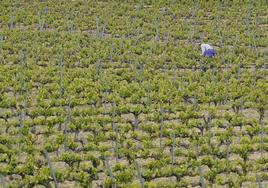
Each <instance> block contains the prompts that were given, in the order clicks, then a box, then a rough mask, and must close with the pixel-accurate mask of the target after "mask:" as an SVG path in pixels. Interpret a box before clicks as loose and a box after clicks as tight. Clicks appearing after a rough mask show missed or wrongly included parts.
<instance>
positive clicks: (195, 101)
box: [194, 92, 197, 112]
mask: <svg viewBox="0 0 268 188" xmlns="http://www.w3.org/2000/svg"><path fill="white" fill-rule="evenodd" d="M194 111H195V112H196V111H197V96H196V92H195V93H194Z"/></svg>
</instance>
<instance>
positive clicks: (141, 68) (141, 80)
mask: <svg viewBox="0 0 268 188" xmlns="http://www.w3.org/2000/svg"><path fill="white" fill-rule="evenodd" d="M142 70H143V64H142V63H140V84H141V83H142V82H143V78H142Z"/></svg>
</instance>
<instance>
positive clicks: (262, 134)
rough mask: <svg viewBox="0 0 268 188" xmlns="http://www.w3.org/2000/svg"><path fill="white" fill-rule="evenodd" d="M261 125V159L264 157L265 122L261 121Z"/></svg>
mask: <svg viewBox="0 0 268 188" xmlns="http://www.w3.org/2000/svg"><path fill="white" fill-rule="evenodd" d="M260 125H261V147H260V150H261V157H262V156H263V140H264V121H262V120H261V121H260Z"/></svg>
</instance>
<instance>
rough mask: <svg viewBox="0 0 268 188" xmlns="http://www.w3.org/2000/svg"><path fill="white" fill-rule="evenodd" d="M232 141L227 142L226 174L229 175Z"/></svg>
mask: <svg viewBox="0 0 268 188" xmlns="http://www.w3.org/2000/svg"><path fill="white" fill-rule="evenodd" d="M229 157H230V139H229V138H228V139H227V142H226V174H229Z"/></svg>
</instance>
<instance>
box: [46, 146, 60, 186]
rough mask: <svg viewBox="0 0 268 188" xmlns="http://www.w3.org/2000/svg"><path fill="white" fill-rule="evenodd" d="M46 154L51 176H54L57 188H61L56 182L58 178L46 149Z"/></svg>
mask: <svg viewBox="0 0 268 188" xmlns="http://www.w3.org/2000/svg"><path fill="white" fill-rule="evenodd" d="M44 153H45V157H46V159H47V163H48V165H49V169H50V174H51V176H52V178H53V180H54V183H55V188H59V186H58V183H57V180H56V176H55V171H54V169H53V165H52V162H51V161H50V158H49V155H48V153H47V150H46V149H45V150H44Z"/></svg>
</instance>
